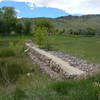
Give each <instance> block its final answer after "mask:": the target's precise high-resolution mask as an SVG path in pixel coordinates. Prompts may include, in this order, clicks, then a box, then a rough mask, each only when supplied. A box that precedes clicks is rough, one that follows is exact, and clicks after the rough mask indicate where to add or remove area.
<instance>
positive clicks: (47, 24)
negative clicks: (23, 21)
mask: <svg viewBox="0 0 100 100" xmlns="http://www.w3.org/2000/svg"><path fill="white" fill-rule="evenodd" d="M38 27H41V28H46V30H47V32H48V34H49V35H51V34H53V33H54V31H55V29H54V25H53V23H52V22H51V21H50V20H49V19H44V18H40V19H36V20H35V30H36V29H37V28H38Z"/></svg>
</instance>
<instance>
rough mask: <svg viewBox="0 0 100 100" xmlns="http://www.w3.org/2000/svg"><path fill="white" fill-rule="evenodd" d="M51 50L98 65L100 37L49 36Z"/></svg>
mask: <svg viewBox="0 0 100 100" xmlns="http://www.w3.org/2000/svg"><path fill="white" fill-rule="evenodd" d="M49 41H51V44H52V49H53V50H55V51H62V52H64V53H67V54H70V55H72V56H75V57H78V58H81V59H84V60H87V61H88V62H89V63H95V64H100V37H85V36H63V35H55V36H51V37H50V40H49Z"/></svg>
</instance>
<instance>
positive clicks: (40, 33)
mask: <svg viewBox="0 0 100 100" xmlns="http://www.w3.org/2000/svg"><path fill="white" fill-rule="evenodd" d="M35 41H36V43H37V44H38V45H39V47H40V48H45V49H47V50H49V49H50V48H51V45H50V42H49V39H48V32H47V29H46V28H45V27H38V28H37V29H36V31H35Z"/></svg>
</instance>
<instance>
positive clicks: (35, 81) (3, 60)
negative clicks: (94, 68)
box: [0, 36, 100, 100]
mask: <svg viewBox="0 0 100 100" xmlns="http://www.w3.org/2000/svg"><path fill="white" fill-rule="evenodd" d="M30 38H32V37H27V36H26V37H25V36H23V37H0V100H100V74H98V75H95V76H94V77H90V78H88V79H84V80H79V81H72V80H67V81H56V80H52V79H50V78H49V77H48V76H47V75H45V74H43V73H42V72H41V70H40V69H39V66H37V65H36V64H35V63H33V62H32V61H31V60H30V58H29V57H28V56H27V55H26V54H25V53H24V50H25V45H24V44H25V41H26V40H28V39H30ZM99 39H100V38H85V37H75V38H74V37H64V36H53V37H50V40H51V42H52V44H53V48H52V49H54V50H60V51H63V52H68V53H70V54H72V55H75V56H77V57H81V58H84V59H87V60H88V61H91V62H92V61H93V62H94V63H99V61H100V55H99V50H100V47H99ZM33 40H34V39H33ZM92 44H93V45H92ZM92 46H94V48H95V49H93V47H92ZM91 49H93V50H91ZM74 50H75V51H74ZM85 50H87V51H85ZM96 50H97V51H96ZM78 52H79V53H78ZM82 52H84V53H82ZM92 53H93V55H91V54H92ZM84 54H88V56H87V55H85V56H84V57H83V55H84ZM94 57H95V59H94ZM96 57H97V58H96ZM96 59H97V60H96ZM31 69H34V72H32V71H31ZM27 73H30V75H27Z"/></svg>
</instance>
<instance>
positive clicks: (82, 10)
mask: <svg viewBox="0 0 100 100" xmlns="http://www.w3.org/2000/svg"><path fill="white" fill-rule="evenodd" d="M0 1H6V0H0ZM7 1H17V2H25V3H26V4H27V5H28V6H29V7H30V8H31V9H32V8H34V7H51V8H58V9H61V10H64V11H65V12H67V13H70V14H100V0H7Z"/></svg>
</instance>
